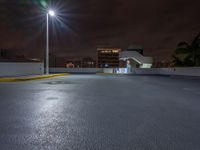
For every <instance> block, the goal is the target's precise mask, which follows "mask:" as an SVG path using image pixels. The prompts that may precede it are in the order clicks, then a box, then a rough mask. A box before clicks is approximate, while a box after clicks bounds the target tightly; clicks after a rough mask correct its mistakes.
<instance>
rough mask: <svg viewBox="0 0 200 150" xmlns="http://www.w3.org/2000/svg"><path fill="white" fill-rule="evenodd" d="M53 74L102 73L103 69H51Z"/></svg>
mask: <svg viewBox="0 0 200 150" xmlns="http://www.w3.org/2000/svg"><path fill="white" fill-rule="evenodd" d="M49 71H50V72H51V73H91V74H93V73H102V72H103V69H101V68H50V70H49Z"/></svg>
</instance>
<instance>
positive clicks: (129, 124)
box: [0, 75, 200, 150]
mask: <svg viewBox="0 0 200 150" xmlns="http://www.w3.org/2000/svg"><path fill="white" fill-rule="evenodd" d="M0 149H2V150H15V149H16V150H18V149H19V150H29V149H31V150H199V149H200V80H198V79H186V78H178V77H177V78H171V77H160V76H120V75H119V76H112V75H70V76H66V77H56V78H52V79H44V80H35V81H26V82H13V83H0Z"/></svg>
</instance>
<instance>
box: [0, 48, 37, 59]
mask: <svg viewBox="0 0 200 150" xmlns="http://www.w3.org/2000/svg"><path fill="white" fill-rule="evenodd" d="M17 52H18V51H17V50H10V49H0V62H41V60H40V59H38V58H29V57H26V56H25V55H23V54H17Z"/></svg>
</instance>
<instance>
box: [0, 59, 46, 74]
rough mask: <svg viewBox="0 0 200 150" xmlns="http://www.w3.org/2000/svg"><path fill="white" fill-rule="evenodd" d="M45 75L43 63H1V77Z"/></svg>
mask: <svg viewBox="0 0 200 150" xmlns="http://www.w3.org/2000/svg"><path fill="white" fill-rule="evenodd" d="M43 73H44V64H43V63H29V62H27V63H21V62H20V63H17V62H13V63H9V62H0V77H9V76H22V75H38V74H43Z"/></svg>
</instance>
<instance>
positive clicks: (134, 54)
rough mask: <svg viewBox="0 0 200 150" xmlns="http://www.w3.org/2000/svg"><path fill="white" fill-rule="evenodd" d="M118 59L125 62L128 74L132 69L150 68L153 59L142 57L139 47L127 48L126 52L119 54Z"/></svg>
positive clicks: (141, 50)
mask: <svg viewBox="0 0 200 150" xmlns="http://www.w3.org/2000/svg"><path fill="white" fill-rule="evenodd" d="M119 57H120V59H121V60H124V61H126V62H127V66H126V68H127V69H128V72H132V70H133V69H134V68H151V67H152V64H153V58H152V57H147V56H144V55H143V48H142V47H141V46H129V48H128V49H127V50H125V51H122V52H120V54H119Z"/></svg>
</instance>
